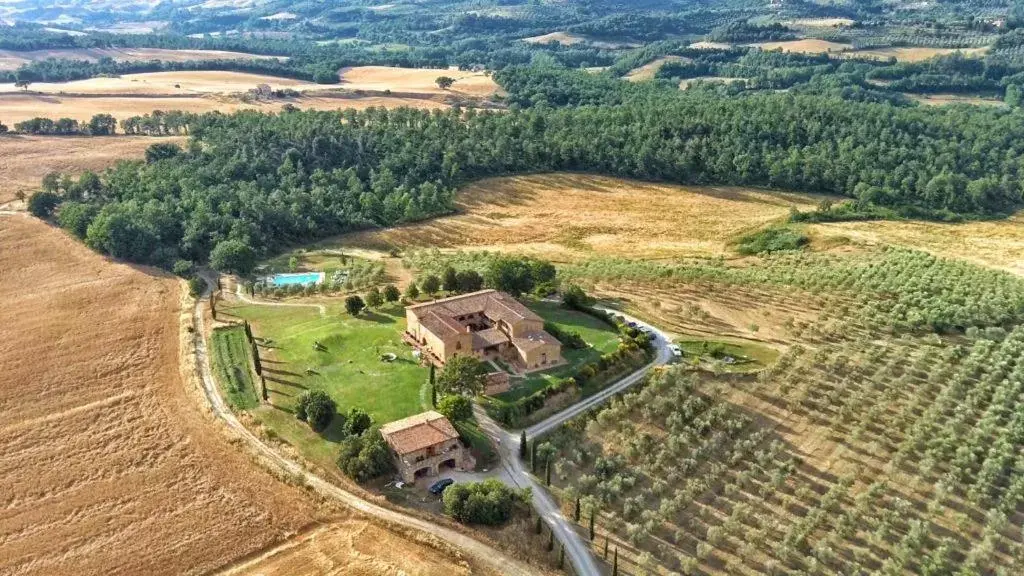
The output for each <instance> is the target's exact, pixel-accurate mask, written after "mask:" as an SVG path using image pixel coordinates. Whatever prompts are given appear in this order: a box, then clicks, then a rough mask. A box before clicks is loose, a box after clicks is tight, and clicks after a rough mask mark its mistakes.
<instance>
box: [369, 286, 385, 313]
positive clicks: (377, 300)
mask: <svg viewBox="0 0 1024 576" xmlns="http://www.w3.org/2000/svg"><path fill="white" fill-rule="evenodd" d="M365 301H366V305H367V306H369V307H370V308H377V307H379V306H380V305H381V304H383V303H384V296H383V295H381V293H380V290H378V289H377V287H376V286H374V287H373V288H370V289H369V290H368V291H367V292H366V298H365Z"/></svg>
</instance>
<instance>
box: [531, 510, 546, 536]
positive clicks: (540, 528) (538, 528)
mask: <svg viewBox="0 0 1024 576" xmlns="http://www.w3.org/2000/svg"><path fill="white" fill-rule="evenodd" d="M533 531H534V532H536V533H537V534H540V533H541V532H543V531H544V525H543V524H541V519H540V514H537V525H536V526H534V528H533Z"/></svg>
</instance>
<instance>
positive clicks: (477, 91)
mask: <svg viewBox="0 0 1024 576" xmlns="http://www.w3.org/2000/svg"><path fill="white" fill-rule="evenodd" d="M339 75H340V79H341V87H342V88H347V89H349V90H373V91H384V90H391V91H392V92H406V93H408V92H412V93H417V94H445V93H448V92H453V93H456V94H464V95H468V96H480V97H486V96H490V95H492V94H494V93H496V92H497V91H498V85H497V84H496V83H495V82H494V80H492V79H491V77H490V76H488V75H487V74H485V73H483V72H469V71H465V70H458V69H444V68H396V67H393V66H356V67H350V68H342V69H341V72H340V73H339ZM439 76H448V77H450V78H454V79H455V81H456V82H455V84H453V85H452V87H451V88H449V89H448V90H447V91H445V90H441V89H440V88H438V87H437V84H436V83H435V80H437V78H438V77H439Z"/></svg>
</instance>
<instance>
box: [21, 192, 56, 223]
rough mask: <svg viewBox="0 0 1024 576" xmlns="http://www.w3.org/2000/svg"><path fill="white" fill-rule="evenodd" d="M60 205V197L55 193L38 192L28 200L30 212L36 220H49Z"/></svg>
mask: <svg viewBox="0 0 1024 576" xmlns="http://www.w3.org/2000/svg"><path fill="white" fill-rule="evenodd" d="M58 205H60V196H58V195H57V194H56V193H54V192H36V193H35V194H33V195H31V196H29V198H28V211H29V212H31V213H32V215H33V216H35V217H36V218H49V217H50V216H51V215H52V214H53V211H54V210H56V208H57V206H58Z"/></svg>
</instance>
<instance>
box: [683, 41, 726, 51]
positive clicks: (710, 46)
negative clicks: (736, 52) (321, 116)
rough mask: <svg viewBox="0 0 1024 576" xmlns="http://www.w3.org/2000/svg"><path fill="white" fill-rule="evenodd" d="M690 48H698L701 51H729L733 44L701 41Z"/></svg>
mask: <svg viewBox="0 0 1024 576" xmlns="http://www.w3.org/2000/svg"><path fill="white" fill-rule="evenodd" d="M690 48H697V49H699V50H728V49H729V48H732V44H728V43H726V42H709V41H707V40H701V41H700V42H694V43H693V44H690Z"/></svg>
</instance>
